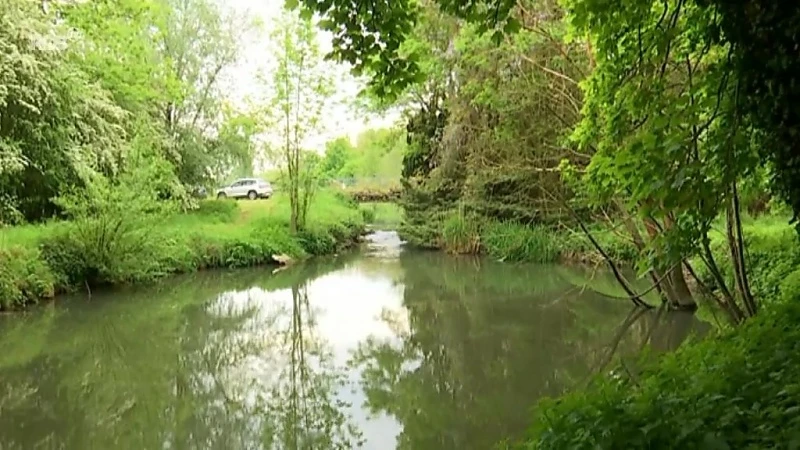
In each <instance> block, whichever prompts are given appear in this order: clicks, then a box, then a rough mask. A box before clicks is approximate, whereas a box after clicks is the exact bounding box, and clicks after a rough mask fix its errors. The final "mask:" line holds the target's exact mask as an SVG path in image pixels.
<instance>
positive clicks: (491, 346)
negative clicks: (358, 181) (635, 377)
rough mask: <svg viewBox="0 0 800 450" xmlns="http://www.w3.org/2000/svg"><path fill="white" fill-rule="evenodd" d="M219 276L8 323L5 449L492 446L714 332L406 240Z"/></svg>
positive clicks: (69, 305) (1, 376)
mask: <svg viewBox="0 0 800 450" xmlns="http://www.w3.org/2000/svg"><path fill="white" fill-rule="evenodd" d="M272 272H273V269H272V268H256V269H247V270H236V271H208V272H202V273H197V274H191V275H185V276H179V277H175V278H171V279H169V280H166V281H163V282H161V283H159V284H157V285H154V286H136V287H124V288H117V289H111V290H105V291H96V292H94V293H93V294H92V295H91V296H89V295H87V294H86V293H83V294H81V295H74V296H69V297H60V298H57V299H56V301H54V302H52V303H49V304H46V305H43V306H41V307H39V308H35V309H34V310H32V311H30V312H28V313H25V314H19V315H7V316H0V449H4V450H6V449H34V448H46V449H55V448H64V449H81V450H84V449H189V448H191V449H298V448H303V449H349V448H357V447H359V446H361V448H365V449H387V450H390V449H395V448H397V449H414V450H426V449H431V450H434V449H435V450H449V449H459V450H468V449H480V450H485V449H488V448H491V447H492V446H493V445H494V444H496V443H497V442H498V441H500V440H502V439H506V438H507V439H514V438H517V437H519V436H521V434H522V433H523V432H524V430H525V427H526V426H527V424H528V423H529V422H530V418H531V410H532V407H533V406H534V405H535V403H536V401H537V400H538V399H540V398H542V397H544V396H552V395H557V394H559V393H561V392H564V391H565V390H567V389H570V388H573V387H575V386H580V385H581V384H583V383H586V382H587V380H588V379H590V378H591V377H592V376H593V375H594V374H597V373H598V372H601V371H603V370H608V368H609V361H611V360H612V358H614V357H616V356H614V355H619V356H620V357H624V356H625V355H629V356H631V357H632V355H635V354H638V353H639V352H640V350H641V349H643V348H645V347H649V348H650V349H652V350H654V351H655V352H662V351H668V350H671V349H674V348H675V347H677V346H678V345H679V344H680V343H681V342H682V341H684V340H685V339H686V338H687V337H688V336H690V335H695V334H696V335H702V334H703V333H705V332H706V331H707V330H708V329H709V328H710V327H709V325H708V324H706V323H704V322H701V321H700V320H698V319H697V318H696V317H694V316H692V315H689V314H663V313H659V312H657V311H649V312H646V313H643V314H632V311H631V308H630V305H629V302H627V301H625V300H620V299H614V298H610V297H609V296H607V295H601V294H599V293H598V291H599V292H605V293H607V294H610V293H613V292H617V291H618V290H616V288H615V286H614V283H613V280H611V279H610V278H609V277H608V275H607V274H605V273H603V272H602V271H591V270H589V269H576V268H567V267H561V266H538V265H512V264H504V263H497V262H492V261H489V260H486V259H478V258H464V257H453V256H447V255H444V254H441V253H431V252H416V251H403V249H402V246H401V245H400V243H399V240H398V239H397V236H396V235H395V234H394V233H390V232H378V233H376V234H375V235H373V236H372V237H371V238H370V242H368V243H367V244H365V246H364V248H363V249H362V250H361V251H359V252H354V253H352V254H347V255H340V256H338V257H335V258H327V259H318V260H315V261H311V262H307V263H302V264H298V265H296V266H293V267H289V268H286V269H283V270H279V271H277V272H275V273H272Z"/></svg>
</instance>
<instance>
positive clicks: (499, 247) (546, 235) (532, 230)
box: [401, 211, 639, 263]
mask: <svg viewBox="0 0 800 450" xmlns="http://www.w3.org/2000/svg"><path fill="white" fill-rule="evenodd" d="M423 232H424V233H423ZM591 232H592V235H593V236H594V238H595V239H596V240H597V241H598V242H599V243H600V245H601V246H602V247H603V249H604V250H605V251H606V252H607V253H608V254H609V256H611V257H612V258H613V259H614V260H615V261H618V262H626V263H630V262H633V261H635V260H636V258H638V256H639V252H638V250H637V249H636V247H635V246H634V245H633V243H632V242H628V241H626V240H625V239H624V238H622V237H620V236H618V235H616V234H613V233H611V232H609V231H606V230H605V229H602V228H597V229H593V230H591ZM401 236H402V237H403V238H404V239H407V240H409V242H411V243H412V244H413V245H417V246H421V247H426V248H438V249H442V250H444V251H446V252H449V253H455V254H486V255H489V256H491V257H492V258H494V259H497V260H500V261H510V262H523V261H524V262H534V263H553V262H559V261H574V262H591V263H598V262H603V260H602V258H601V256H600V254H599V253H598V252H597V250H596V249H595V248H594V246H593V245H592V243H591V242H590V241H589V239H588V238H587V237H586V235H585V234H583V233H582V232H576V231H569V230H564V229H558V230H557V229H554V228H552V227H550V226H547V225H536V224H533V225H526V224H522V223H519V222H515V221H499V220H493V219H486V218H484V217H481V216H479V215H476V214H470V213H464V212H462V211H459V212H455V213H450V214H447V215H444V216H443V217H442V218H441V219H440V220H438V223H436V224H426V225H425V227H424V228H423V227H415V229H414V230H409V226H408V224H405V226H404V227H401ZM420 240H422V241H423V242H420Z"/></svg>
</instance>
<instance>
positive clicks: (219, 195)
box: [217, 192, 226, 200]
mask: <svg viewBox="0 0 800 450" xmlns="http://www.w3.org/2000/svg"><path fill="white" fill-rule="evenodd" d="M225 197H226V195H225V193H224V192H220V193H219V194H217V200H222V199H224V198H225Z"/></svg>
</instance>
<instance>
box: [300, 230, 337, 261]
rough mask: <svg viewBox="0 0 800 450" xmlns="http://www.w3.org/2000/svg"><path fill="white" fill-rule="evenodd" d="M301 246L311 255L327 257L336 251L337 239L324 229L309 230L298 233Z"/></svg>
mask: <svg viewBox="0 0 800 450" xmlns="http://www.w3.org/2000/svg"><path fill="white" fill-rule="evenodd" d="M298 239H299V240H300V245H302V246H303V250H305V251H306V252H307V253H308V254H310V255H326V254H329V253H334V252H335V251H336V239H335V238H334V237H333V236H332V235H331V234H330V233H328V231H327V230H325V229H322V228H307V229H305V230H302V231H300V232H299V233H298Z"/></svg>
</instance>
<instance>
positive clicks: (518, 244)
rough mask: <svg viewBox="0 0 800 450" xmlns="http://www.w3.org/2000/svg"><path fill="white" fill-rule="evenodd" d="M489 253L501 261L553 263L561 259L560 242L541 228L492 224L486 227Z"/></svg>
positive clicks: (555, 236) (544, 228)
mask: <svg viewBox="0 0 800 450" xmlns="http://www.w3.org/2000/svg"><path fill="white" fill-rule="evenodd" d="M482 237H483V247H484V248H485V249H486V253H488V254H489V255H491V256H492V257H494V258H496V259H499V260H502V261H530V262H535V263H551V262H556V261H558V260H559V258H560V256H561V249H562V245H561V239H560V238H559V236H558V235H557V234H556V232H554V231H553V230H551V229H550V228H547V227H545V226H542V225H530V226H526V225H522V224H519V223H515V222H497V221H492V222H489V223H487V224H486V225H485V226H484V227H483V232H482Z"/></svg>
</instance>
